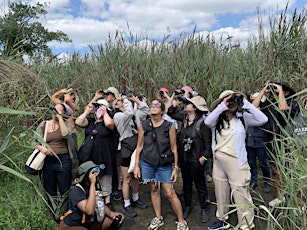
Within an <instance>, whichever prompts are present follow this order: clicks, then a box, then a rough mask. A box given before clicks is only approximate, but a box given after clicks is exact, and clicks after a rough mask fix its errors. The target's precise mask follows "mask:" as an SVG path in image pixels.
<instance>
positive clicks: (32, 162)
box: [25, 121, 49, 175]
mask: <svg viewBox="0 0 307 230" xmlns="http://www.w3.org/2000/svg"><path fill="white" fill-rule="evenodd" d="M48 124H49V121H46V123H45V131H44V142H46V137H47V130H48ZM43 146H44V145H43ZM45 158H46V154H44V153H42V152H40V151H39V150H38V149H34V151H33V152H32V154H31V155H30V156H29V158H28V160H27V162H26V164H25V169H26V172H27V173H29V174H31V175H37V174H38V172H39V171H40V170H42V168H43V166H44V162H45Z"/></svg>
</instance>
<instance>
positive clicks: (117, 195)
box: [112, 190, 122, 201]
mask: <svg viewBox="0 0 307 230" xmlns="http://www.w3.org/2000/svg"><path fill="white" fill-rule="evenodd" d="M112 198H113V200H115V201H119V200H121V199H122V194H121V192H120V191H118V190H116V191H115V192H113V193H112Z"/></svg>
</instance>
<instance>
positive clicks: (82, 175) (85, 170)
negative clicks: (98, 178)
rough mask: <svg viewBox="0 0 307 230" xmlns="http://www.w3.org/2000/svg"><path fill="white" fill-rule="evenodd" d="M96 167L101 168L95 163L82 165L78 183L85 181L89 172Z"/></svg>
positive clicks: (79, 169) (88, 162) (87, 162)
mask: <svg viewBox="0 0 307 230" xmlns="http://www.w3.org/2000/svg"><path fill="white" fill-rule="evenodd" d="M95 167H99V165H96V164H94V162H93V161H86V162H84V163H83V164H81V165H80V166H79V167H78V175H79V179H78V182H81V181H82V180H83V179H84V176H85V174H86V173H87V171H88V170H90V169H92V168H95Z"/></svg>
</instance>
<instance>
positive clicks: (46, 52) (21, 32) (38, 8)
mask: <svg viewBox="0 0 307 230" xmlns="http://www.w3.org/2000/svg"><path fill="white" fill-rule="evenodd" d="M47 7H48V6H47V3H43V4H42V3H36V5H30V4H29V3H25V2H16V3H10V2H9V5H8V8H9V10H8V13H6V14H4V15H3V16H2V17H1V16H0V51H1V49H2V52H3V55H5V56H16V55H24V54H27V55H29V56H30V57H34V56H44V57H50V56H52V51H51V49H50V48H49V47H48V45H47V43H48V42H51V41H58V42H72V41H71V40H70V39H69V38H68V36H67V35H66V34H65V33H64V32H62V31H59V30H58V31H56V32H51V31H48V29H46V28H45V27H44V26H43V25H42V24H41V23H40V22H38V19H39V18H40V17H41V16H44V15H46V14H47V10H46V8H47Z"/></svg>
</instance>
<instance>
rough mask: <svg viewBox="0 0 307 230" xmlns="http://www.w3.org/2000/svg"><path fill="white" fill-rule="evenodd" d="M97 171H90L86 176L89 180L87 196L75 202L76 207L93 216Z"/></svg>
mask: <svg viewBox="0 0 307 230" xmlns="http://www.w3.org/2000/svg"><path fill="white" fill-rule="evenodd" d="M98 174H99V172H96V173H93V172H90V173H89V175H88V178H89V180H90V191H89V196H88V198H87V199H86V200H82V201H80V202H79V203H78V204H77V207H78V208H79V209H80V210H81V211H82V212H84V213H85V214H87V215H89V216H93V215H94V214H95V207H96V194H95V192H96V187H95V184H96V177H97V176H98Z"/></svg>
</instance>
